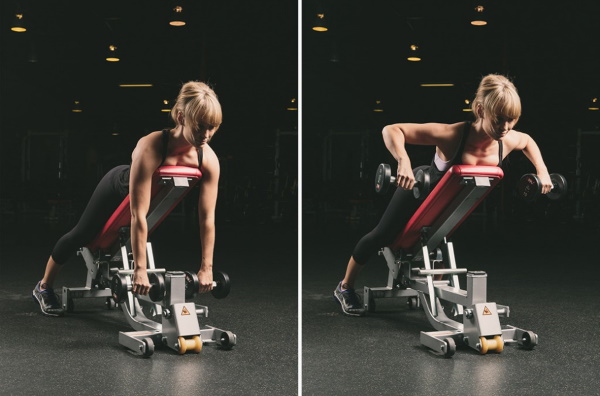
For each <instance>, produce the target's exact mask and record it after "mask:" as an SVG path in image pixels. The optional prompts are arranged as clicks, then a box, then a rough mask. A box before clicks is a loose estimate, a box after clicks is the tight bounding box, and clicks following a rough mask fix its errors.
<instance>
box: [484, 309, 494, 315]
mask: <svg viewBox="0 0 600 396" xmlns="http://www.w3.org/2000/svg"><path fill="white" fill-rule="evenodd" d="M483 314H484V315H491V314H492V311H490V310H489V308H488V307H483Z"/></svg>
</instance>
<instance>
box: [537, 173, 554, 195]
mask: <svg viewBox="0 0 600 396" xmlns="http://www.w3.org/2000/svg"><path fill="white" fill-rule="evenodd" d="M538 177H539V178H540V181H541V182H542V194H548V193H549V192H550V190H552V187H553V186H552V180H550V175H549V174H548V172H547V171H546V172H543V173H539V174H538Z"/></svg>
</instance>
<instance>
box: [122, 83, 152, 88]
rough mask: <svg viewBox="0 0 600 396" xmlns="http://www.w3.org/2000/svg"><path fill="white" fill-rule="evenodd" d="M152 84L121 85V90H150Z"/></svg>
mask: <svg viewBox="0 0 600 396" xmlns="http://www.w3.org/2000/svg"><path fill="white" fill-rule="evenodd" d="M152 86H153V85H152V84H119V87H121V88H149V87H152Z"/></svg>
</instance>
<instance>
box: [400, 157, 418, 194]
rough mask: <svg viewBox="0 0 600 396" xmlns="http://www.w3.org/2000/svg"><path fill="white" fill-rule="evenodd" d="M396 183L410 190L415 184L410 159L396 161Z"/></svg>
mask: <svg viewBox="0 0 600 396" xmlns="http://www.w3.org/2000/svg"><path fill="white" fill-rule="evenodd" d="M396 185H398V187H400V188H403V189H405V190H412V188H413V187H414V185H415V175H414V174H413V171H412V167H411V165H410V160H408V159H405V160H400V161H398V171H397V172H396Z"/></svg>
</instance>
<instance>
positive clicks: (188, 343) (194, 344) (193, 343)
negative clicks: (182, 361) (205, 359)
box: [178, 336, 202, 355]
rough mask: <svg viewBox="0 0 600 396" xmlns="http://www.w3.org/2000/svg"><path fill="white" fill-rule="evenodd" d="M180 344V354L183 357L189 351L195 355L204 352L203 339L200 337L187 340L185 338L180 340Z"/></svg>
mask: <svg viewBox="0 0 600 396" xmlns="http://www.w3.org/2000/svg"><path fill="white" fill-rule="evenodd" d="M178 344H179V351H178V352H179V354H180V355H183V354H184V353H186V352H188V351H193V352H195V353H200V351H201V350H202V339H201V338H200V336H194V337H192V338H190V339H185V338H183V337H179V338H178Z"/></svg>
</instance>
